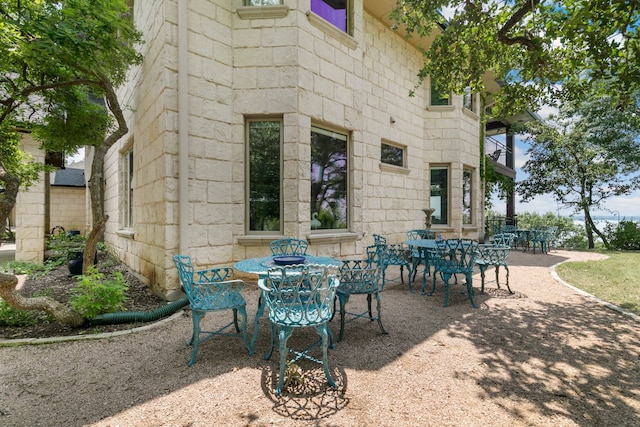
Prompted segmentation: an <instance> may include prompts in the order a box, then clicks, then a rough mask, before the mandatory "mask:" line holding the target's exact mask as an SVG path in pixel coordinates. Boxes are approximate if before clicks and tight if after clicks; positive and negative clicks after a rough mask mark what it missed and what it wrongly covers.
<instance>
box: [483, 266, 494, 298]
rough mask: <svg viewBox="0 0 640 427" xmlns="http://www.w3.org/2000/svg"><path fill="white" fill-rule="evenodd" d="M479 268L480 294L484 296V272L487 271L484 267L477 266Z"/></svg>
mask: <svg viewBox="0 0 640 427" xmlns="http://www.w3.org/2000/svg"><path fill="white" fill-rule="evenodd" d="M479 267H480V293H481V294H484V271H485V270H486V269H487V266H486V265H483V264H481V265H479ZM497 277H498V274H497V273H496V278H497Z"/></svg>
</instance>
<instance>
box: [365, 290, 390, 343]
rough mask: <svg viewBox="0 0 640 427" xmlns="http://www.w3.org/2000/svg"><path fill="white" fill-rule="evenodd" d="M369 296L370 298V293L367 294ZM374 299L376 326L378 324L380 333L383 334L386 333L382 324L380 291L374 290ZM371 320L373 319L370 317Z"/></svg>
mask: <svg viewBox="0 0 640 427" xmlns="http://www.w3.org/2000/svg"><path fill="white" fill-rule="evenodd" d="M369 298H371V294H369ZM376 300H377V301H378V302H377V308H378V326H380V330H381V331H382V333H383V334H384V335H388V333H387V331H385V330H384V326H382V301H381V300H380V293H379V292H376ZM369 314H371V311H369ZM371 320H373V319H371Z"/></svg>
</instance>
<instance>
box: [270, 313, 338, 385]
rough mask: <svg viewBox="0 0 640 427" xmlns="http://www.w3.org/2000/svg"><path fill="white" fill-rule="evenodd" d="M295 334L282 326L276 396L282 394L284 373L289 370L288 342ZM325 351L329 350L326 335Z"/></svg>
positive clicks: (279, 334)
mask: <svg viewBox="0 0 640 427" xmlns="http://www.w3.org/2000/svg"><path fill="white" fill-rule="evenodd" d="M292 333H293V328H288V327H286V326H281V327H280V331H279V333H278V342H279V344H280V347H279V348H280V376H279V377H278V387H277V388H276V395H280V393H282V387H283V386H284V372H285V370H286V369H287V354H288V350H287V340H288V339H289V337H290V336H291V334H292ZM324 338H325V342H323V344H324V350H325V352H326V350H327V347H326V345H327V343H326V339H327V337H326V335H325V337H324Z"/></svg>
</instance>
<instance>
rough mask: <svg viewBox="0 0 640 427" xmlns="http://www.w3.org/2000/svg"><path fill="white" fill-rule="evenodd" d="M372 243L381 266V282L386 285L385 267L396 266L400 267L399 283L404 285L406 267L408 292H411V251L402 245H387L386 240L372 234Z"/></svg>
mask: <svg viewBox="0 0 640 427" xmlns="http://www.w3.org/2000/svg"><path fill="white" fill-rule="evenodd" d="M373 241H374V245H375V246H376V249H377V251H378V253H379V256H380V262H381V265H382V282H383V283H386V280H387V278H386V271H387V267H389V266H390V265H398V266H400V282H401V283H404V268H405V267H406V268H407V282H408V284H409V290H410V291H411V292H413V286H412V285H411V276H412V269H411V267H412V266H413V260H412V254H411V249H409V248H407V247H406V246H404V245H403V244H388V243H387V239H386V238H385V237H384V236H382V235H380V234H374V235H373Z"/></svg>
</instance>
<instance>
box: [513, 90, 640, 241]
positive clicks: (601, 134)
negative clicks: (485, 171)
mask: <svg viewBox="0 0 640 427" xmlns="http://www.w3.org/2000/svg"><path fill="white" fill-rule="evenodd" d="M614 107H615V106H614V105H613V104H612V99H611V98H607V97H600V98H593V99H591V100H588V101H584V102H578V103H571V102H568V103H566V104H565V105H564V106H563V107H562V108H561V109H560V111H559V114H558V115H557V116H551V117H550V118H549V120H548V121H543V122H530V123H527V124H525V130H526V132H527V135H528V137H527V139H526V140H525V142H528V143H529V144H530V148H529V149H528V150H527V155H528V156H529V159H528V160H527V161H526V162H525V164H524V165H523V167H522V170H523V171H524V172H525V173H527V174H528V177H527V178H526V179H524V180H523V181H521V182H519V183H518V186H517V192H518V193H519V194H520V195H521V197H522V201H524V202H527V201H529V200H532V199H534V198H535V197H537V196H539V195H544V194H549V195H551V196H552V197H553V198H554V199H555V200H556V201H558V202H560V203H562V205H563V206H564V207H569V208H572V209H573V210H574V212H581V213H583V214H584V216H585V218H586V219H587V220H586V224H585V225H586V227H587V229H586V231H587V239H588V240H589V243H590V247H593V241H594V239H593V235H592V232H595V233H596V234H598V236H599V237H600V238H601V239H602V240H603V241H604V244H605V245H607V241H606V236H604V235H603V234H602V233H601V232H600V231H599V230H598V229H597V228H596V226H595V224H594V223H593V222H592V221H590V217H591V215H590V212H591V211H593V210H605V209H606V201H607V200H608V199H610V198H611V197H618V196H624V195H627V194H629V193H631V192H632V191H634V190H635V189H638V188H640V173H639V170H640V120H639V119H638V117H637V115H636V114H635V113H633V112H631V111H624V110H620V109H617V108H614Z"/></svg>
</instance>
